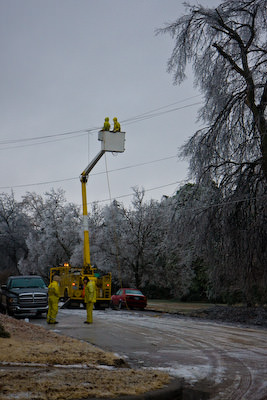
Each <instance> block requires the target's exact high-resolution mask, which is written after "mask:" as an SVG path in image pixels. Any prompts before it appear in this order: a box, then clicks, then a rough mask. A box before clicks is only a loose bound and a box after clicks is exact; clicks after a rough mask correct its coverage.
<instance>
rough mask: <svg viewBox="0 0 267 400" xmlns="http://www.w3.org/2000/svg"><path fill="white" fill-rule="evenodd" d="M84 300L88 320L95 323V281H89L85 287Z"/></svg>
mask: <svg viewBox="0 0 267 400" xmlns="http://www.w3.org/2000/svg"><path fill="white" fill-rule="evenodd" d="M84 302H85V304H86V313H87V320H86V321H87V322H88V323H89V324H92V323H93V308H94V303H95V302H96V286H95V281H89V282H88V283H87V285H86V287H85V294H84Z"/></svg>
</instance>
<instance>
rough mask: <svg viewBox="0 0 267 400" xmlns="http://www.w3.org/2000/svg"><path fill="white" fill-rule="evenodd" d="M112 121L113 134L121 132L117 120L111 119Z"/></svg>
mask: <svg viewBox="0 0 267 400" xmlns="http://www.w3.org/2000/svg"><path fill="white" fill-rule="evenodd" d="M113 121H114V129H113V132H120V131H121V126H120V123H119V122H118V120H117V118H113Z"/></svg>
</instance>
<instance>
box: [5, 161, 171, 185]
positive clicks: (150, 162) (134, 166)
mask: <svg viewBox="0 0 267 400" xmlns="http://www.w3.org/2000/svg"><path fill="white" fill-rule="evenodd" d="M173 158H177V156H169V157H164V158H159V159H157V160H151V161H146V162H143V163H139V164H132V165H128V166H126V167H120V168H115V169H111V170H109V171H108V173H110V172H116V171H122V170H126V169H130V168H136V167H140V166H143V165H148V164H153V163H156V162H161V161H165V160H170V159H173ZM103 174H106V171H102V172H96V173H92V174H90V176H96V175H103ZM78 179H79V177H72V178H65V179H57V180H53V181H44V182H35V183H27V184H20V185H11V186H0V189H15V188H23V187H28V186H41V185H49V184H51V183H60V182H66V181H73V180H78Z"/></svg>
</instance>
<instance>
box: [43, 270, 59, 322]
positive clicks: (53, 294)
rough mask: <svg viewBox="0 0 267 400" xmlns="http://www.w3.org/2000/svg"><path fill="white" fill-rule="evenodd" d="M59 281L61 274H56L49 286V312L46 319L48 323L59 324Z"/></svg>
mask: <svg viewBox="0 0 267 400" xmlns="http://www.w3.org/2000/svg"><path fill="white" fill-rule="evenodd" d="M59 281H60V278H59V276H58V275H54V276H53V280H52V282H51V283H50V285H49V286H48V312H47V319H46V320H47V323H48V324H57V321H56V317H57V313H58V300H59V283H58V282H59Z"/></svg>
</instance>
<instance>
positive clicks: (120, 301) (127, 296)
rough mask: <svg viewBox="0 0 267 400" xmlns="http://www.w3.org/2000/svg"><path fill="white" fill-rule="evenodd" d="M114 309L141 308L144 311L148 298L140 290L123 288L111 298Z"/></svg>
mask: <svg viewBox="0 0 267 400" xmlns="http://www.w3.org/2000/svg"><path fill="white" fill-rule="evenodd" d="M110 305H111V307H112V308H117V307H118V308H119V309H121V308H139V309H140V310H143V309H144V308H145V307H146V305H147V298H146V296H144V295H143V293H142V292H140V290H138V289H130V288H122V289H119V290H118V291H117V293H116V294H114V295H113V296H111V301H110Z"/></svg>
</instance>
